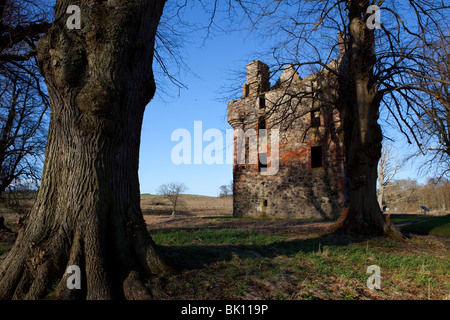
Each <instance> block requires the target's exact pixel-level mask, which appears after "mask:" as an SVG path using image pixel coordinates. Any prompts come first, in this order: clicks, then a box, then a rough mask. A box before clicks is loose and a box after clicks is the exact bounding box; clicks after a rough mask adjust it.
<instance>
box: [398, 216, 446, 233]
mask: <svg viewBox="0 0 450 320" xmlns="http://www.w3.org/2000/svg"><path fill="white" fill-rule="evenodd" d="M402 229H403V230H406V231H410V232H415V233H421V234H431V235H437V236H445V237H450V216H448V215H447V216H442V217H426V218H424V219H423V221H422V222H418V223H413V224H408V225H405V226H403V227H402Z"/></svg>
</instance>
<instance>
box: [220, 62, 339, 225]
mask: <svg viewBox="0 0 450 320" xmlns="http://www.w3.org/2000/svg"><path fill="white" fill-rule="evenodd" d="M330 67H331V68H336V67H337V62H333V63H332V64H331V65H330ZM269 79H270V73H269V67H268V66H267V65H266V64H264V63H263V62H261V61H258V60H257V61H253V62H251V63H249V64H248V65H247V83H246V84H244V85H243V90H242V98H241V99H239V100H234V101H230V102H229V103H228V122H229V124H230V125H231V126H232V127H233V129H234V132H235V136H234V139H235V141H234V142H235V143H234V165H233V215H234V216H236V217H262V218H264V217H274V218H336V217H337V216H339V213H340V211H341V209H342V208H343V206H344V205H345V201H346V192H345V190H346V184H345V160H344V150H343V144H342V143H341V141H340V140H339V136H338V133H339V126H340V119H339V113H338V111H337V110H335V108H333V107H332V103H331V102H330V103H327V102H328V100H329V101H331V100H332V96H333V94H334V92H333V90H330V88H331V87H332V83H333V79H332V76H331V75H330V73H329V72H327V71H322V72H320V73H318V74H313V75H310V76H309V77H307V78H305V79H301V78H300V76H299V74H298V73H297V72H296V70H295V68H294V67H293V66H287V67H286V68H285V70H284V72H283V73H282V75H281V77H280V79H279V80H278V81H277V83H276V84H275V85H274V86H273V87H271V86H270V82H269ZM325 87H326V90H324V88H325ZM265 140H266V141H267V144H264V141H265ZM255 150H256V151H257V152H255Z"/></svg>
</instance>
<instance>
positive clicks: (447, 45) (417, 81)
mask: <svg viewBox="0 0 450 320" xmlns="http://www.w3.org/2000/svg"><path fill="white" fill-rule="evenodd" d="M446 31H447V33H441V34H438V35H431V36H429V37H430V38H431V39H430V40H428V41H426V42H425V41H422V46H423V47H422V50H423V55H424V56H425V57H426V60H425V63H423V64H421V66H420V68H418V69H417V70H415V71H414V72H411V74H410V76H411V83H412V84H411V85H412V86H415V87H417V92H416V94H415V97H414V99H411V101H410V104H409V110H410V112H411V113H413V114H414V115H415V116H414V117H410V118H406V119H405V121H406V122H407V124H408V127H409V128H410V130H411V132H412V134H414V135H415V137H416V139H417V144H418V149H419V153H418V154H416V156H421V155H426V156H428V157H427V161H425V164H426V165H425V166H424V168H425V169H427V170H428V171H430V170H431V171H434V173H435V174H437V175H438V177H440V178H444V177H450V29H447V30H446Z"/></svg>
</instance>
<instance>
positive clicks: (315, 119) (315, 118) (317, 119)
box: [311, 111, 320, 127]
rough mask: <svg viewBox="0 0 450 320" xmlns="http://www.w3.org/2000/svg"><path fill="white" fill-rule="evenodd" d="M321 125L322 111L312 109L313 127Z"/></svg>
mask: <svg viewBox="0 0 450 320" xmlns="http://www.w3.org/2000/svg"><path fill="white" fill-rule="evenodd" d="M319 126H320V113H319V112H318V111H311V127H319Z"/></svg>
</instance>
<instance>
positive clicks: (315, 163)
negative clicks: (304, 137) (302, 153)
mask: <svg viewBox="0 0 450 320" xmlns="http://www.w3.org/2000/svg"><path fill="white" fill-rule="evenodd" d="M322 167H323V159H322V147H320V146H319V147H311V168H322Z"/></svg>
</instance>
